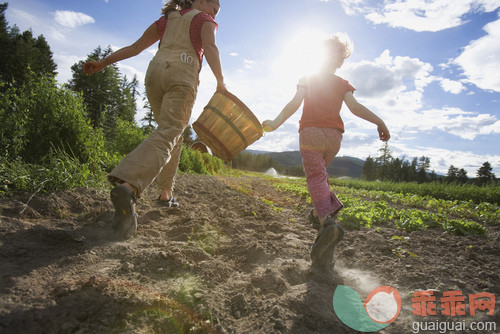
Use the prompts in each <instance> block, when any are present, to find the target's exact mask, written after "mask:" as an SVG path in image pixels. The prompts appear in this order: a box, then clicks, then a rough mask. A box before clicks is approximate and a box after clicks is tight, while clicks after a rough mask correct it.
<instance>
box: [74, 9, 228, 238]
mask: <svg viewBox="0 0 500 334" xmlns="http://www.w3.org/2000/svg"><path fill="white" fill-rule="evenodd" d="M219 9H220V3H219V0H172V1H169V2H168V3H166V4H165V5H164V7H163V10H162V12H163V14H164V15H163V17H161V18H160V19H159V20H158V21H156V22H154V23H153V24H151V26H149V28H147V29H146V31H145V32H144V34H143V35H142V37H141V38H139V40H137V41H136V42H135V43H134V44H132V45H130V46H127V47H124V48H122V49H120V50H118V51H116V52H114V53H112V54H110V55H109V56H107V57H106V58H104V59H101V60H99V61H90V62H86V63H85V64H84V66H83V71H84V73H86V74H93V73H96V72H99V71H102V70H103V69H104V68H105V67H106V66H109V65H111V64H113V63H116V62H118V61H120V60H123V59H127V58H130V57H133V56H136V55H138V54H139V53H141V52H142V51H144V50H145V49H147V48H148V47H150V46H151V45H153V44H154V43H156V42H157V41H160V44H159V50H158V52H157V53H156V55H155V57H154V58H153V59H152V60H151V62H150V64H149V67H148V70H147V73H146V78H145V86H146V95H147V97H148V100H149V103H150V105H151V109H152V110H153V114H154V117H155V120H156V122H157V123H158V128H157V129H156V130H155V131H153V132H152V133H151V135H150V136H149V137H148V138H147V139H145V140H144V142H142V143H141V144H140V145H139V146H138V147H137V148H136V149H135V150H133V151H132V152H131V153H130V154H128V155H127V156H126V157H125V158H124V159H123V160H122V161H121V162H120V164H119V165H118V166H117V167H116V168H115V169H114V170H113V171H112V172H111V173H110V174H109V175H108V179H109V180H110V182H111V183H113V184H114V185H115V187H114V188H113V189H112V190H111V200H112V202H113V205H114V208H115V215H114V220H113V229H114V230H115V232H116V233H117V235H118V236H119V237H120V238H122V239H128V238H130V237H131V236H132V235H133V234H134V233H135V231H136V230H137V214H136V213H135V208H134V204H135V202H136V198H137V197H139V196H140V194H141V193H142V192H143V191H144V190H145V189H146V188H147V187H148V186H149V185H150V184H151V182H152V181H153V180H154V179H155V178H156V179H157V182H158V184H159V185H160V187H161V188H162V193H161V195H160V197H159V200H160V202H161V203H163V204H164V205H166V206H177V205H178V203H177V201H176V200H175V198H174V196H173V187H174V178H175V174H176V171H177V166H178V163H179V157H180V153H181V149H182V132H183V131H184V129H185V128H186V126H187V125H188V123H189V119H190V117H191V111H192V108H193V104H194V101H195V98H196V94H197V89H198V84H199V81H198V76H199V72H200V69H201V63H202V58H203V55H204V56H205V59H206V60H207V63H208V64H209V66H210V68H211V70H212V72H213V74H214V76H215V78H216V79H217V89H218V90H225V85H224V77H223V75H222V66H221V62H220V56H219V50H218V48H217V45H216V42H215V31H216V28H217V23H216V22H215V17H216V16H217V14H218V12H219Z"/></svg>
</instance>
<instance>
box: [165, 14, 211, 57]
mask: <svg viewBox="0 0 500 334" xmlns="http://www.w3.org/2000/svg"><path fill="white" fill-rule="evenodd" d="M191 10H192V9H190V8H189V9H183V10H181V11H180V13H181V15H184V14H186V13H187V12H189V11H191ZM167 21H168V19H167V16H166V15H163V16H162V17H160V19H159V20H158V21H156V25H157V27H158V32H159V34H160V43H159V45H158V47H159V46H160V44H161V39H162V37H163V34H164V33H165V29H166V27H167ZM207 21H208V22H213V23H215V24H216V25H217V22H215V20H214V19H213V18H212V17H211V16H210V15H208V14H205V13H203V12H202V13H199V14H198V15H196V16H195V17H194V18H193V21H192V22H191V28H190V30H189V34H190V36H191V43H192V44H193V47H194V51H195V52H196V54H198V57H199V60H200V64H201V61H202V58H203V43H202V42H201V27H202V26H203V23H205V22H207ZM217 27H218V25H217Z"/></svg>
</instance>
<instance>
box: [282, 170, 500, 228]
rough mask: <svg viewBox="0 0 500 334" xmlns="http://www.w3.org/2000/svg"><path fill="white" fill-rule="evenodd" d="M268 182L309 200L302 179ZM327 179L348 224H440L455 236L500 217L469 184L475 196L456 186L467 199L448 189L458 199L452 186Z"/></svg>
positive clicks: (341, 219) (495, 221)
mask: <svg viewBox="0 0 500 334" xmlns="http://www.w3.org/2000/svg"><path fill="white" fill-rule="evenodd" d="M273 182H274V187H275V188H276V189H278V190H280V191H283V192H287V193H292V194H295V195H297V196H300V197H302V198H304V199H306V200H307V201H310V197H309V193H308V191H307V187H306V183H305V179H304V178H297V179H276V180H275V181H273ZM330 183H331V184H333V186H332V190H333V191H334V192H335V193H336V194H337V196H338V197H339V199H340V200H341V201H342V202H343V204H344V209H343V210H342V211H341V212H340V213H339V215H338V219H339V220H340V221H341V223H342V224H343V225H344V226H346V227H349V228H358V229H359V228H361V227H362V226H364V227H374V228H376V227H377V226H391V225H392V226H395V227H397V228H399V229H403V230H405V231H408V232H409V231H415V230H425V229H427V228H441V229H443V230H445V231H449V232H452V233H455V234H459V235H470V234H474V235H486V234H487V228H486V226H487V225H493V224H498V223H499V221H500V207H499V206H498V205H497V204H492V203H489V202H485V201H481V200H480V199H481V198H482V197H483V196H484V195H483V191H482V189H481V188H479V187H475V189H476V190H477V191H478V194H477V196H475V195H474V194H473V193H472V190H471V189H472V188H470V189H469V188H466V187H461V189H463V190H464V191H463V192H465V191H469V192H470V193H471V194H472V195H470V198H469V199H468V200H463V199H453V196H452V194H454V193H455V194H458V195H459V196H461V197H460V198H462V196H464V195H463V193H459V191H458V190H457V188H460V187H457V186H446V185H443V186H441V185H434V189H435V191H434V192H433V191H431V190H429V189H430V187H429V186H428V185H424V186H422V185H418V184H394V183H380V182H365V181H355V180H349V181H345V180H333V179H332V180H331V181H330ZM378 189H383V190H378ZM403 189H404V190H403ZM465 189H466V190H465ZM424 193H425V194H426V195H424ZM440 194H441V195H442V194H449V196H447V197H448V198H451V199H444V198H442V197H443V196H440Z"/></svg>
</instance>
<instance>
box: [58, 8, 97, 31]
mask: <svg viewBox="0 0 500 334" xmlns="http://www.w3.org/2000/svg"><path fill="white" fill-rule="evenodd" d="M54 19H55V20H56V22H57V23H58V24H60V25H61V26H63V27H65V28H70V29H73V28H76V27H79V26H82V25H85V24H90V23H95V20H94V19H93V18H92V17H91V16H88V15H87V14H84V13H79V12H73V11H69V10H58V11H56V12H55V13H54Z"/></svg>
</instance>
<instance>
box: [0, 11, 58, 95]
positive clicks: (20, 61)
mask: <svg viewBox="0 0 500 334" xmlns="http://www.w3.org/2000/svg"><path fill="white" fill-rule="evenodd" d="M7 7H8V5H7V3H3V4H0V79H2V80H4V81H7V82H15V85H16V86H17V87H20V86H22V85H23V84H24V83H25V82H26V81H27V80H28V78H31V77H32V76H31V74H30V72H34V73H35V74H36V75H48V76H50V77H53V78H54V77H55V75H56V74H57V73H56V69H57V65H56V64H55V63H54V60H53V59H52V51H51V50H50V47H49V45H48V43H47V40H46V39H45V37H43V35H40V36H38V37H37V38H35V37H34V36H33V33H32V31H31V30H26V31H24V32H23V33H21V32H20V30H19V28H18V27H16V26H14V27H13V28H9V27H8V26H7V21H6V19H5V14H4V13H5V11H6V10H7Z"/></svg>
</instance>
